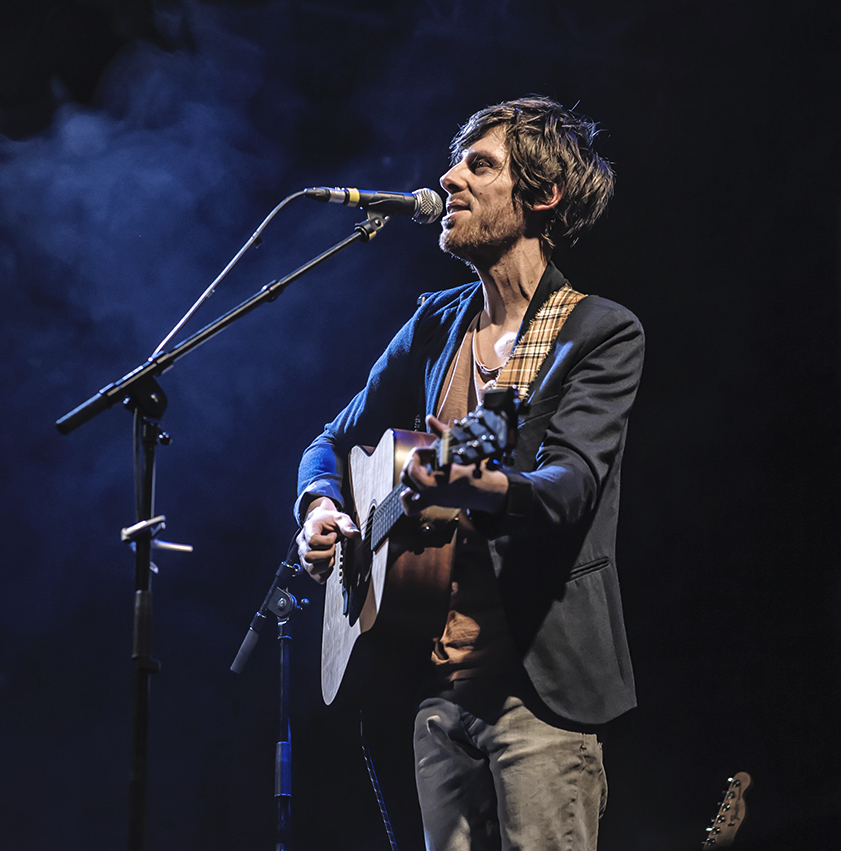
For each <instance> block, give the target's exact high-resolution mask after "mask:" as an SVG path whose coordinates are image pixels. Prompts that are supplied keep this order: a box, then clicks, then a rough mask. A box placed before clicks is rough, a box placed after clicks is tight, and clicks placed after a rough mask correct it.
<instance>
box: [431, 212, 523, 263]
mask: <svg viewBox="0 0 841 851" xmlns="http://www.w3.org/2000/svg"><path fill="white" fill-rule="evenodd" d="M524 231H525V228H524V223H523V219H522V216H521V215H518V214H517V211H516V210H515V209H514V208H513V207H512V208H511V209H510V210H507V211H505V212H504V213H501V214H499V215H496V216H493V217H492V218H488V217H483V218H481V219H478V220H477V219H476V218H474V216H473V213H472V212H471V213H469V219H468V220H467V221H464V222H454V223H453V226H452V227H448V226H447V224H446V223H445V224H444V225H443V230H442V231H441V236H440V237H439V239H438V245H439V247H440V248H441V250H442V251H444V252H446V253H447V254H450V255H452V256H453V257H456V258H458V259H459V260H462V261H463V262H465V263H466V264H467V265H468V266H471V267H473V268H476V267H477V266H480V267H485V266H488V265H492V264H494V263H496V262H497V261H498V260H499V259H500V258H501V257H502V256H503V255H504V254H505V253H506V252H507V251H509V250H510V249H511V248H512V247H513V246H514V245H515V244H516V243H517V242H518V241H519V240H520V238H521V237H522V236H523V234H524Z"/></svg>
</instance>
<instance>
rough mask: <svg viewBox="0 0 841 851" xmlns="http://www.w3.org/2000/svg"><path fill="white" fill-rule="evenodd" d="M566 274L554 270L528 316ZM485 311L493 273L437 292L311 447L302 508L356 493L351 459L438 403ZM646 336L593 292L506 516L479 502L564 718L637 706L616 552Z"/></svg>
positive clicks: (544, 689)
mask: <svg viewBox="0 0 841 851" xmlns="http://www.w3.org/2000/svg"><path fill="white" fill-rule="evenodd" d="M563 284H564V278H563V276H562V275H561V273H560V272H559V271H558V270H557V269H556V268H555V267H554V266H553V265H552V264H549V266H548V267H547V269H546V272H545V274H544V275H543V278H542V279H541V281H540V285H539V286H538V290H537V292H536V293H535V296H534V298H533V299H532V303H531V305H530V306H529V310H528V313H527V314H526V317H525V319H524V321H523V327H524V328H525V327H527V325H528V323H529V322H530V320H531V318H532V317H533V316H534V314H535V313H536V312H537V309H538V307H539V306H540V305H541V304H542V303H543V301H545V299H546V298H547V297H548V296H549V294H550V293H551V292H553V291H554V290H556V289H558V288H559V287H560V286H562V285H563ZM481 309H482V290H481V285H480V283H478V282H476V283H472V284H467V285H464V286H462V287H457V288H455V289H452V290H446V291H444V292H439V293H432V294H430V295H428V296H426V297H425V298H424V300H423V302H422V304H421V306H420V308H419V309H418V310H417V312H416V313H415V315H414V316H413V317H412V319H411V320H410V321H409V322H408V323H407V324H406V325H405V326H404V327H403V328H402V329H401V330H400V331H399V332H398V334H397V335H396V336H395V338H394V339H393V340H392V342H391V343H390V344H389V346H388V348H387V349H386V351H385V352H384V353H383V354H382V356H381V357H380V358H379V360H378V361H377V362H376V364H375V365H374V367H373V368H372V370H371V373H370V375H369V377H368V381H367V383H366V385H365V388H364V389H363V390H362V391H361V392H360V393H358V394H357V395H356V396H355V397H354V398H353V400H352V401H351V402H350V404H349V405H348V406H347V407H346V408H345V409H344V410H343V411H342V412H341V413H340V414H339V415H338V417H336V419H335V420H333V422H332V423H329V424H328V425H327V426H326V427H325V430H324V432H323V433H322V434H321V435H320V436H319V437H318V438H316V440H315V441H313V443H312V444H311V445H310V446H309V447H308V449H307V450H306V451H305V452H304V455H303V458H302V461H301V466H300V469H299V480H298V481H299V485H298V491H299V494H300V495H299V498H298V502H297V503H296V512H297V516H298V517H299V519H300V517H301V516H302V514H303V513H304V512H305V510H306V506H307V505H308V503H309V501H310V500H311V499H312V498H313V497H315V496H317V495H323V496H329V497H331V498H332V499H333V500H334V501H335V502H336V503H337V504H338V505H342V504H343V496H342V485H343V479H344V471H345V459H346V458H347V455H348V452H349V451H350V449H351V448H352V447H353V446H354V445H357V444H364V445H376V443H377V442H378V441H379V438H380V437H381V436H382V433H383V432H384V431H385V430H386V429H387V428H406V429H412V428H417V427H418V423H422V422H423V417H424V415H425V414H428V413H434V409H435V405H436V403H437V399H438V396H439V394H440V390H441V385H442V383H443V380H444V377H445V376H446V373H447V369H448V366H449V363H450V361H451V359H452V357H453V355H454V354H455V351H456V349H457V348H458V346H459V345H460V343H461V340H462V338H463V337H464V333H465V331H466V329H467V326H468V325H469V324H470V321H471V320H472V318H473V317H474V316H475V315H476V314H477V313H478V312H479V311H480V310H481ZM643 348H644V336H643V331H642V328H641V326H640V323H639V321H638V320H637V319H636V317H635V316H634V315H633V314H632V313H630V312H629V311H628V310H626V309H625V308H623V307H621V306H620V305H618V304H615V303H614V302H611V301H608V300H606V299H603V298H600V297H598V296H592V295H591V296H588V297H587V298H585V299H583V300H582V301H580V302H579V303H578V304H577V305H576V307H575V308H574V309H573V311H572V313H571V314H570V316H569V318H568V319H567V321H566V324H565V325H564V327H563V329H562V330H561V333H560V334H559V336H558V338H557V341H556V343H555V346H554V348H553V349H552V351H550V353H549V354H548V356H547V357H546V360H545V361H544V363H543V365H542V366H541V368H540V370H539V372H538V374H537V377H536V378H535V381H534V383H533V384H532V388H531V392H530V394H529V398H528V408H527V410H526V413H525V414H524V416H523V417H522V418H521V422H520V425H519V429H518V442H517V447H516V449H515V452H514V457H513V462H512V463H511V464H510V465H509V466H506V467H504V468H503V469H504V471H505V472H506V473H507V475H508V478H509V482H510V487H509V493H508V501H507V507H506V510H505V512H504V513H503V514H502V515H501V516H496V515H483V514H481V513H479V512H473V513H472V515H471V517H472V519H473V521H474V523H475V525H476V526H477V527H478V528H479V529H480V530H481V531H482V532H484V533H485V534H486V535H487V536H488V538H489V539H490V541H491V555H492V557H493V559H494V564H495V567H496V572H497V577H498V582H499V587H500V593H501V597H502V602H503V606H504V608H505V612H506V615H507V617H508V621H509V627H510V630H511V634H512V636H513V638H514V641H515V644H516V646H517V648H518V650H519V651H520V653H521V654H522V657H523V665H524V667H525V670H526V671H527V673H528V675H529V677H530V679H531V681H532V683H533V685H534V687H535V689H536V690H537V693H538V694H539V696H540V697H541V698H542V700H543V701H544V703H545V704H546V705H547V706H548V707H549V708H550V709H551V710H552V711H553V712H555V713H557V714H558V715H560V716H562V717H563V718H566V719H569V720H571V721H575V722H578V723H580V724H587V725H592V724H601V723H604V722H606V721H609V720H610V719H611V718H615V717H616V716H617V715H620V714H621V713H622V712H625V711H626V710H628V709H630V708H631V707H633V706H634V705H635V704H636V698H635V694H634V678H633V672H632V669H631V662H630V656H629V653H628V644H627V639H626V636H625V626H624V622H623V617H622V604H621V600H620V595H619V581H618V577H617V572H616V562H615V539H616V524H617V518H618V510H619V478H620V466H621V461H622V452H623V449H624V445H625V434H626V430H627V421H628V414H629V412H630V409H631V406H632V404H633V401H634V397H635V395H636V391H637V386H638V383H639V378H640V373H641V370H642V360H643Z"/></svg>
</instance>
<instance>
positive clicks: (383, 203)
mask: <svg viewBox="0 0 841 851" xmlns="http://www.w3.org/2000/svg"><path fill="white" fill-rule="evenodd" d="M304 195H305V196H306V197H307V198H312V199H313V200H314V201H323V202H324V203H325V204H344V205H345V206H346V207H361V208H362V209H363V210H365V209H371V210H374V211H376V212H378V213H382V214H383V215H384V216H411V217H412V218H413V219H414V220H415V221H416V222H418V223H419V224H422V225H430V224H432V223H433V222H435V221H437V220H438V219H440V218H441V213H443V212H444V202H443V201H442V200H441V196H440V195H439V194H438V193H437V192H433V191H432V190H431V189H416V190H415V191H414V192H411V193H410V192H381V191H374V192H370V191H367V190H365V189H344V188H341V187H338V186H337V187H334V188H332V189H331V188H330V187H329V186H317V187H315V188H313V189H305V190H304Z"/></svg>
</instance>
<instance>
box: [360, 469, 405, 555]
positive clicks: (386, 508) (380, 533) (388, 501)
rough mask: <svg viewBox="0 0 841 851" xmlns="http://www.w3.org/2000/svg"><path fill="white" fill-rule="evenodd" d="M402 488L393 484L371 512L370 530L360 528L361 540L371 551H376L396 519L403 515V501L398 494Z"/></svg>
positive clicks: (400, 485)
mask: <svg viewBox="0 0 841 851" xmlns="http://www.w3.org/2000/svg"><path fill="white" fill-rule="evenodd" d="M404 490H405V486H404V485H402V484H397V485H395V486H394V488H393V489H392V491H391V493H389V494H388V495H387V496H386V497H385V499H383V500H382V502H380V504H379V505H378V506H377V507H376V508H375V509H374V511H373V512H372V518H371V524H370V532H368V530H367V529H363V530H362V540H363V541H365V542H366V543H367V544H368V545H369V546H370V547H371V550H372V551H376V550H377V549H379V547H380V546H382V544H383V542H384V541H385V540H386V538H388V536H389V535H390V534H391V530H392V529H394V526H395V524H396V523H397V521H398V520H399V519H400V518H401V517H403V503H402V502H401V500H400V494H401V493H402V492H403V491H404ZM366 533H367V534H366Z"/></svg>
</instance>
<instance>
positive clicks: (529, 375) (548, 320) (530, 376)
mask: <svg viewBox="0 0 841 851" xmlns="http://www.w3.org/2000/svg"><path fill="white" fill-rule="evenodd" d="M586 297H587V296H586V294H584V293H579V292H576V291H575V290H574V289H572V287H570V286H569V284H564V285H563V286H562V287H561V288H560V289H559V290H555V292H553V293H552V295H551V296H549V298H548V299H546V301H545V302H544V303H543V306H542V307H541V308H540V309H539V310H538V311H537V314H536V315H535V317H534V319H533V320H532V321H531V324H530V325H529V327H528V328H527V329H526V332H525V334H523V336H522V337H521V338H520V341H519V342H518V343H517V346H516V347H515V349H514V351H513V352H512V353H511V357H510V358H509V359H508V362H507V363H506V364H505V366H504V367H503V368H502V371H501V372H500V374H499V377H498V378H497V380H496V386H497V387H516V388H517V390H518V391H519V392H520V398H521V399H524V400H525V399H526V398H527V397H528V393H529V387H530V386H531V383H532V381H534V378H535V376H536V375H537V371H538V370H539V369H540V365H541V364H542V363H543V361H544V360H545V358H546V355H548V354H549V350H550V349H551V348H552V345H553V343H554V342H555V340H556V338H557V336H558V334H559V333H560V331H561V328H563V326H564V322H566V320H567V317H568V316H569V315H570V313H572V309H573V308H574V307H575V305H576V304H578V302H579V301H581V299H582V298H586Z"/></svg>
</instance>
